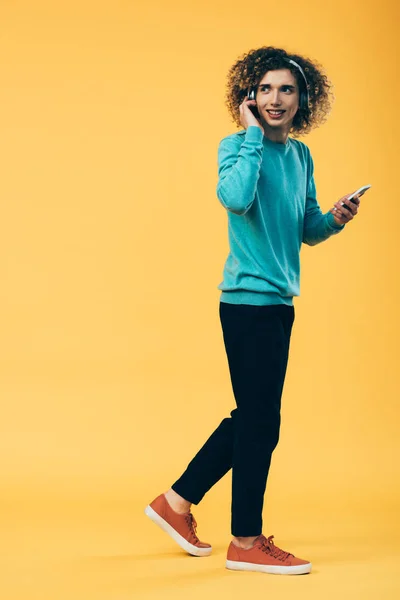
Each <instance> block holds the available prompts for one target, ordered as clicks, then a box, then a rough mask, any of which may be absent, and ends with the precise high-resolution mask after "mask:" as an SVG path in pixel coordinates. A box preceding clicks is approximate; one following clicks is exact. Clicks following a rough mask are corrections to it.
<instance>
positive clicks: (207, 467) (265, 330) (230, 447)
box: [171, 302, 294, 537]
mask: <svg viewBox="0 0 400 600" xmlns="http://www.w3.org/2000/svg"><path fill="white" fill-rule="evenodd" d="M219 315H220V320H221V325H222V330H223V337H224V343H225V349H226V354H227V358H228V364H229V371H230V377H231V382H232V388H233V393H234V396H235V401H236V408H235V409H234V410H232V412H231V413H230V417H227V418H225V419H223V420H222V421H221V423H220V424H219V426H218V427H217V428H216V430H215V431H214V432H213V433H212V434H211V436H210V437H209V438H208V440H207V441H206V442H205V444H204V445H203V447H202V448H200V450H199V452H198V453H197V454H196V455H195V457H194V458H193V459H192V460H191V462H190V463H189V464H188V466H187V468H186V470H185V471H184V473H183V474H182V475H181V477H180V478H179V479H178V480H177V481H175V483H174V484H173V485H172V486H171V487H172V489H173V490H175V492H177V493H178V494H179V495H181V496H182V497H183V498H185V499H186V500H188V501H189V502H192V503H193V504H198V503H199V502H200V500H201V499H202V498H203V496H204V495H205V494H206V492H207V491H208V490H209V489H210V488H211V487H212V486H213V485H214V484H215V483H216V482H217V481H219V480H220V479H221V477H223V476H224V475H225V473H227V472H228V471H229V470H230V469H232V504H231V533H232V535H234V536H242V537H247V536H249V537H250V536H255V535H259V534H260V533H262V509H263V503H264V494H265V488H266V483H267V477H268V471H269V467H270V463H271V455H272V452H273V450H274V448H275V447H276V445H277V443H278V440H279V429H280V421H281V416H280V410H281V396H282V390H283V384H284V380H285V375H286V367H287V362H288V355H289V343H290V335H291V331H292V326H293V322H294V307H293V306H288V305H285V304H274V305H267V306H255V305H250V304H228V303H226V302H220V304H219Z"/></svg>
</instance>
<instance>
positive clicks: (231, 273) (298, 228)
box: [217, 125, 344, 305]
mask: <svg viewBox="0 0 400 600" xmlns="http://www.w3.org/2000/svg"><path fill="white" fill-rule="evenodd" d="M217 196H218V199H219V201H220V202H221V204H222V205H223V206H224V207H225V208H226V209H227V215H228V237H229V246H230V251H229V254H228V258H227V260H226V262H225V266H224V271H223V281H222V282H221V283H220V284H219V286H218V289H219V290H221V292H222V293H221V297H220V300H221V301H222V302H228V303H231V304H256V305H265V304H288V305H292V304H293V296H299V295H300V248H301V244H302V242H304V243H305V244H309V245H310V246H314V245H315V244H319V243H320V242H323V241H324V240H326V239H328V238H329V237H330V236H331V235H335V234H337V233H339V231H341V230H342V229H343V228H344V225H338V224H337V223H336V222H335V220H334V217H333V215H332V214H331V213H330V212H327V213H325V214H323V213H322V212H321V209H320V206H319V204H318V202H317V199H316V188H315V181H314V164H313V160H312V157H311V153H310V150H309V148H308V146H306V144H304V143H303V142H300V141H299V140H295V139H294V138H290V137H288V138H287V141H286V143H281V142H273V141H272V140H270V139H269V138H267V137H265V136H264V134H263V132H262V131H261V129H260V128H259V127H257V126H255V125H251V126H250V127H248V128H247V129H244V130H242V131H239V132H238V133H234V134H232V135H228V136H227V137H225V138H223V139H222V140H221V142H220V144H219V147H218V185H217Z"/></svg>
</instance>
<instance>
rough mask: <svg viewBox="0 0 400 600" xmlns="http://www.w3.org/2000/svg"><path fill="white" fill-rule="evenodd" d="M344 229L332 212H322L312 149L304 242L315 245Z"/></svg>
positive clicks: (309, 154) (309, 156)
mask: <svg viewBox="0 0 400 600" xmlns="http://www.w3.org/2000/svg"><path fill="white" fill-rule="evenodd" d="M342 229H344V224H343V225H338V224H337V223H336V221H335V219H334V216H333V214H332V213H330V212H329V211H328V212H327V213H322V211H321V208H320V206H319V204H318V201H317V191H316V187H315V180H314V162H313V159H312V156H311V153H310V151H308V185H307V197H306V208H305V215H304V225H303V242H304V243H305V244H308V245H309V246H315V245H316V244H319V243H321V242H324V241H325V240H327V239H328V238H329V237H331V236H332V235H336V234H337V233H339V232H340V231H342Z"/></svg>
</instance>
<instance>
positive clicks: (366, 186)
mask: <svg viewBox="0 0 400 600" xmlns="http://www.w3.org/2000/svg"><path fill="white" fill-rule="evenodd" d="M370 187H371V184H368V185H363V186H362V187H360V188H358V190H357V191H356V192H353V193H352V194H350V196H348V198H347V199H348V200H350V201H351V202H352V203H353V204H356V202H354V200H353V198H354V197H355V196H362V195H363V194H365V192H366V191H367V190H369V188H370Z"/></svg>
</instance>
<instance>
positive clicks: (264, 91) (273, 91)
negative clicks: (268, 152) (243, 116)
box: [256, 69, 299, 132]
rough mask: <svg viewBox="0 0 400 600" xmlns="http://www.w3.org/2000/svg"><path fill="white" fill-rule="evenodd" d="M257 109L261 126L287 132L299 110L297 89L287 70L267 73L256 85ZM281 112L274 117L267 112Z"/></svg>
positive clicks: (292, 77) (292, 76)
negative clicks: (281, 111)
mask: <svg viewBox="0 0 400 600" xmlns="http://www.w3.org/2000/svg"><path fill="white" fill-rule="evenodd" d="M256 101H257V108H258V112H259V114H260V117H261V121H262V124H263V126H266V127H267V128H268V127H270V128H272V129H280V130H282V131H286V132H288V131H289V130H290V127H291V125H292V121H293V119H294V116H295V114H296V112H297V110H298V108H299V88H298V85H297V82H296V79H295V77H294V75H293V73H292V72H291V71H290V70H289V69H277V70H276V71H267V72H266V73H265V75H264V76H263V78H262V79H261V81H260V83H259V84H258V89H257V94H256ZM274 109H275V110H283V111H285V112H283V113H282V115H281V116H278V117H274V116H273V115H271V114H270V113H269V112H268V111H269V110H274Z"/></svg>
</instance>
